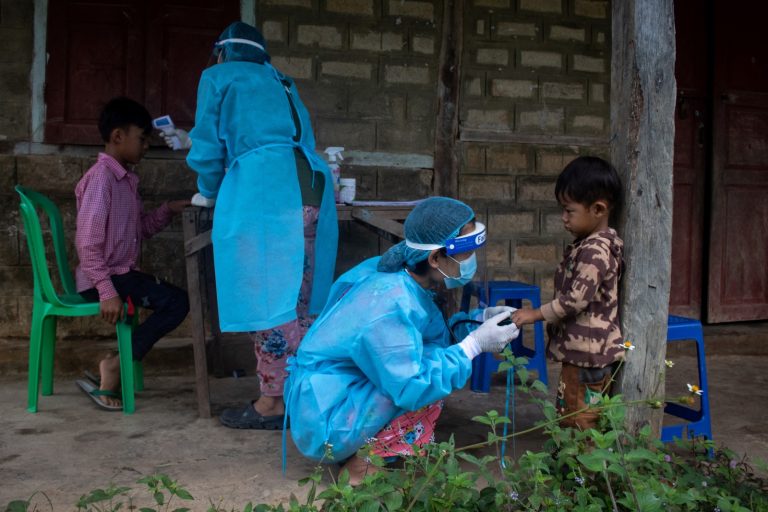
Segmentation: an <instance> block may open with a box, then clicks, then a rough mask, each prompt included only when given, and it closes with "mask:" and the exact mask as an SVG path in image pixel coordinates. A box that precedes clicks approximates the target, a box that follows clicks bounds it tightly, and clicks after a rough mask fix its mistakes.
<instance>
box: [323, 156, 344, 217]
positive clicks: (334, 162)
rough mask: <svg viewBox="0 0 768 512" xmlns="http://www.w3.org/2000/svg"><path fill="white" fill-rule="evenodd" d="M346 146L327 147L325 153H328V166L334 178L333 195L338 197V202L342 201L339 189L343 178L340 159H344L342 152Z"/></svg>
mask: <svg viewBox="0 0 768 512" xmlns="http://www.w3.org/2000/svg"><path fill="white" fill-rule="evenodd" d="M342 151H344V148H342V147H337V146H331V147H328V148H325V154H326V155H328V167H330V169H331V179H332V180H333V195H334V196H335V197H336V202H337V203H338V202H340V201H341V199H340V198H339V190H340V180H341V168H340V167H339V161H341V160H344V157H343V156H342V155H341V152H342Z"/></svg>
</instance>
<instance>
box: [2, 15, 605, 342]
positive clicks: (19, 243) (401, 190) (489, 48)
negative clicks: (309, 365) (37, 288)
mask: <svg viewBox="0 0 768 512" xmlns="http://www.w3.org/2000/svg"><path fill="white" fill-rule="evenodd" d="M255 5H256V7H255V13H254V14H255V19H256V23H257V25H258V26H259V27H260V28H261V29H262V31H263V32H264V34H265V37H266V39H267V44H268V47H269V50H270V53H271V54H272V55H273V62H274V64H275V65H276V67H278V68H279V69H281V70H283V71H284V72H286V73H287V74H289V75H291V76H292V77H294V78H295V79H296V82H297V86H298V88H299V92H300V95H301V97H302V99H303V101H304V103H305V104H306V105H307V108H308V109H309V111H310V115H311V117H312V121H313V126H314V129H315V135H316V138H317V147H318V148H320V149H322V148H324V147H326V146H337V145H340V146H345V147H346V148H347V155H348V158H347V159H346V160H345V161H344V162H343V163H342V174H343V176H347V177H355V178H357V196H358V198H359V199H377V200H407V199H416V198H421V197H424V196H427V195H430V194H431V193H432V183H433V179H434V169H433V168H434V147H435V141H434V136H435V131H434V130H435V115H436V111H437V109H436V106H437V73H438V59H439V55H440V44H441V40H442V34H441V30H442V19H441V18H442V13H443V3H442V2H441V1H426V0H259V1H258V2H256V3H255ZM609 13H610V4H609V2H607V1H603V0H465V9H464V51H463V54H462V73H461V91H460V104H459V118H460V119H459V120H460V130H461V131H460V140H459V143H458V144H459V147H458V149H459V151H458V153H459V155H460V172H459V191H458V192H459V197H460V198H461V199H462V200H465V201H467V202H469V203H470V204H472V206H473V207H474V208H475V209H476V211H477V213H478V217H479V218H480V219H481V220H484V221H485V222H486V223H487V224H488V226H489V228H490V230H491V231H490V233H491V243H490V244H489V248H488V261H489V263H490V265H491V271H492V272H491V275H492V277H494V278H496V279H504V278H512V279H519V280H523V281H528V282H535V283H538V284H539V285H541V286H542V288H543V290H544V291H543V295H544V297H549V296H550V295H551V277H552V274H553V272H554V268H555V266H556V264H557V263H558V261H559V259H560V257H561V255H562V250H563V248H564V246H565V245H566V244H567V243H568V242H569V241H570V237H569V236H568V235H567V233H565V232H564V231H563V230H562V227H561V223H560V220H559V215H560V214H559V208H558V206H557V204H556V202H555V201H554V198H553V197H552V196H553V194H552V191H553V187H554V181H555V178H556V176H557V174H558V173H559V171H560V170H561V169H562V167H563V166H564V165H565V164H566V163H567V162H568V161H569V160H570V159H572V158H573V157H575V156H576V155H579V154H598V155H602V156H606V155H607V153H608V149H607V138H608V136H607V134H608V124H609V97H608V94H609V90H610V76H609V70H610V62H609V61H610V19H609ZM32 39H33V10H32V2H28V1H26V0H0V40H2V41H3V48H4V49H7V51H5V52H2V55H0V282H2V283H3V285H4V286H3V287H2V289H0V336H26V335H28V332H29V325H28V324H29V318H30V314H31V311H30V308H31V285H32V276H31V269H30V266H29V260H28V254H27V248H26V241H25V238H24V233H23V229H22V228H21V225H20V219H19V215H18V200H17V198H16V196H15V193H14V192H13V186H14V185H15V184H17V183H21V184H23V185H26V186H30V187H33V188H36V189H39V190H41V191H44V192H45V193H46V194H48V195H50V196H51V197H52V198H53V199H54V201H56V202H57V204H59V205H60V206H61V209H62V213H63V215H64V219H65V226H66V228H67V230H68V237H67V238H68V240H69V241H70V244H71V243H72V241H73V240H74V226H75V223H74V212H75V207H74V197H73V188H74V185H75V183H76V182H77V181H78V180H79V179H80V177H81V176H82V174H83V172H85V171H86V170H87V169H88V167H89V166H90V165H92V163H93V162H94V160H95V156H96V153H97V152H98V150H99V148H98V147H51V146H41V147H38V148H37V149H36V148H35V146H34V144H31V145H29V147H27V148H26V149H25V146H24V144H25V143H27V142H30V141H31V137H30V123H31V121H30V118H31V113H30V103H31V99H30V96H31V92H30V84H29V76H30V75H29V74H30V67H31V62H32V44H33V43H32ZM140 177H141V192H142V195H143V197H144V199H145V203H146V204H147V206H152V205H155V204H158V203H159V202H160V201H163V200H166V199H170V198H176V197H188V196H190V195H191V194H192V193H193V192H194V191H195V181H194V175H193V174H192V173H191V172H190V171H189V170H188V169H187V168H186V165H185V163H184V161H183V159H180V158H179V155H171V154H170V153H169V152H167V151H162V150H151V151H150V153H149V154H148V156H147V158H145V160H144V161H143V162H142V165H141V168H140ZM340 229H341V245H340V251H339V259H338V265H337V271H338V272H343V271H344V270H346V269H347V268H349V267H350V266H352V265H353V264H355V263H357V262H359V261H361V260H362V259H364V258H366V257H370V256H373V255H376V254H380V253H381V252H382V251H384V250H386V248H387V247H388V243H387V242H384V241H382V240H380V239H379V238H378V237H376V236H375V235H373V234H372V233H370V232H369V231H367V230H365V229H364V228H362V227H361V226H359V225H357V224H354V223H346V225H342V226H341V227H340ZM181 241H182V235H181V228H180V223H179V222H178V221H176V222H175V223H174V224H173V225H172V226H171V227H170V229H168V230H166V231H165V232H163V233H161V234H160V235H158V236H157V237H156V238H154V239H152V240H149V241H147V242H146V243H145V245H144V252H143V254H142V267H143V268H144V269H145V270H147V271H150V272H153V273H157V274H158V275H160V276H161V277H164V278H167V279H168V280H170V281H171V282H173V283H176V284H179V285H181V286H185V285H186V276H185V269H184V262H183V260H182V259H181V258H180V257H178V254H180V251H181ZM70 259H71V266H72V267H73V268H74V265H75V258H74V248H73V247H70ZM187 331H188V329H187V327H186V326H182V328H181V329H180V330H179V331H177V333H178V334H180V335H184V334H185V333H186V332H187ZM61 333H62V334H64V335H72V336H83V335H87V336H98V335H105V336H111V335H112V331H111V329H109V328H107V327H106V326H104V325H102V324H101V323H100V322H99V321H95V320H93V319H81V320H78V321H63V322H61Z"/></svg>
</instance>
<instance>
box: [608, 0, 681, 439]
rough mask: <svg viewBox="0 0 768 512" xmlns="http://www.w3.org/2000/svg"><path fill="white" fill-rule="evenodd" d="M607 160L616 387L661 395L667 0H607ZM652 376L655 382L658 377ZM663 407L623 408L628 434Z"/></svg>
mask: <svg viewBox="0 0 768 512" xmlns="http://www.w3.org/2000/svg"><path fill="white" fill-rule="evenodd" d="M611 3H612V6H613V13H612V39H613V52H612V53H613V55H612V59H611V63H612V66H611V82H612V85H611V133H612V137H611V158H612V160H613V163H614V165H615V166H616V168H617V169H618V171H619V174H620V175H621V176H622V180H623V182H624V193H625V197H624V199H625V203H624V209H623V211H622V212H621V214H620V220H619V230H620V235H621V236H622V237H623V239H624V241H625V253H624V260H625V264H626V270H625V273H624V278H623V283H622V289H621V321H622V322H621V323H622V332H623V333H624V337H625V339H627V340H630V341H631V342H632V343H633V344H634V345H635V347H636V349H635V350H634V351H631V352H628V353H627V362H626V365H625V366H624V369H623V371H622V372H621V374H620V376H619V382H618V392H619V393H621V394H623V395H624V397H625V399H626V400H628V401H630V400H641V399H649V398H652V397H657V396H658V397H660V398H661V397H662V396H663V394H664V382H663V377H661V376H662V375H663V374H664V371H663V370H664V356H665V354H666V344H667V343H666V341H667V313H668V309H669V286H670V265H671V263H670V262H671V254H672V155H673V148H674V139H675V125H674V110H675V95H676V84H675V25H674V8H673V0H621V1H615V2H611ZM659 379H662V381H661V382H659ZM662 415H663V412H662V410H661V409H651V408H649V407H646V406H641V407H631V408H629V409H628V410H627V417H626V426H627V428H628V429H629V430H630V432H637V431H638V430H639V429H640V427H642V426H644V425H647V424H650V425H651V426H652V428H653V429H654V432H656V433H658V432H659V430H660V428H661V420H662Z"/></svg>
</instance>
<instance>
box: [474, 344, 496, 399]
mask: <svg viewBox="0 0 768 512" xmlns="http://www.w3.org/2000/svg"><path fill="white" fill-rule="evenodd" d="M491 359H493V356H492V355H491V354H489V353H487V352H483V353H482V354H480V355H478V356H477V357H475V360H474V361H472V387H471V389H472V391H475V392H478V393H488V392H489V391H490V390H491V367H492V366H491V364H492V361H491Z"/></svg>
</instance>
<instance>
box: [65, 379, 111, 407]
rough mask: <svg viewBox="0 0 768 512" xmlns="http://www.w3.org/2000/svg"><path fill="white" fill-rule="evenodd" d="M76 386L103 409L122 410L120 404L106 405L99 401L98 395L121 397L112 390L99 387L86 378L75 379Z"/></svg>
mask: <svg viewBox="0 0 768 512" xmlns="http://www.w3.org/2000/svg"><path fill="white" fill-rule="evenodd" d="M75 384H77V387H79V388H80V389H81V390H82V392H83V393H85V394H86V395H87V396H88V397H89V398H90V399H91V400H93V402H94V403H95V404H96V405H98V406H99V407H100V408H102V409H104V410H105V411H122V410H123V406H122V405H108V404H105V403H104V402H102V401H101V399H100V398H99V397H100V396H108V397H111V398H121V396H120V395H119V394H117V393H115V392H114V391H109V390H108V389H99V388H97V387H96V386H94V385H93V384H92V383H91V382H89V381H87V380H82V379H78V380H76V381H75Z"/></svg>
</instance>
